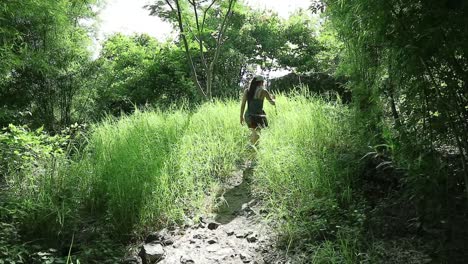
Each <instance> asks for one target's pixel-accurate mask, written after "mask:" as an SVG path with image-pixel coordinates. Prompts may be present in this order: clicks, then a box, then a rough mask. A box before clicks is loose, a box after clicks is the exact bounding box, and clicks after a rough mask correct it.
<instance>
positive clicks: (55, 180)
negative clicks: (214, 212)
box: [0, 101, 246, 263]
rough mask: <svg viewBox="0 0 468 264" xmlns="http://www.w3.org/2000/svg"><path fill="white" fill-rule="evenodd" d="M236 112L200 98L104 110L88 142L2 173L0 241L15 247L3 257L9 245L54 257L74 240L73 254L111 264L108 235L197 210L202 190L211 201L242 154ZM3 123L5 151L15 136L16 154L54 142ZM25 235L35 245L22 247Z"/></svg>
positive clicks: (232, 105)
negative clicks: (68, 153)
mask: <svg viewBox="0 0 468 264" xmlns="http://www.w3.org/2000/svg"><path fill="white" fill-rule="evenodd" d="M237 111H238V106H237V103H236V102H233V101H229V102H224V103H223V102H214V103H211V104H205V105H203V106H200V107H199V108H198V109H197V110H196V111H195V112H193V113H191V112H188V111H187V110H170V111H166V112H162V111H159V110H155V111H148V112H139V111H137V112H135V113H134V114H133V115H131V116H123V117H121V118H120V119H119V120H117V119H115V118H111V117H109V118H108V119H106V120H105V121H104V122H103V123H101V124H99V125H96V126H94V127H93V128H92V132H91V133H90V135H89V139H88V140H87V142H88V144H87V146H86V148H84V149H82V148H77V149H82V150H81V151H80V150H75V154H74V155H73V156H72V157H69V158H68V159H65V157H62V155H61V156H60V157H59V156H57V155H52V154H47V155H48V157H49V156H50V157H51V158H50V159H45V160H38V159H35V161H36V162H38V163H39V165H40V166H41V167H40V169H39V168H36V170H35V171H32V172H29V171H28V173H23V174H22V177H14V175H13V174H11V173H9V174H8V175H7V179H8V180H7V181H6V184H5V191H3V190H2V192H0V195H2V196H1V198H2V199H0V201H1V204H0V210H2V216H1V218H0V223H1V224H2V225H5V226H8V227H9V228H8V229H5V231H4V232H5V234H6V233H8V234H6V235H5V238H4V239H3V237H2V239H0V247H2V246H3V245H9V244H10V243H14V244H17V247H14V248H12V251H7V252H6V253H5V254H7V255H8V256H11V255H10V254H16V253H14V252H16V251H15V250H16V249H17V250H18V251H24V252H25V253H24V254H23V253H21V256H23V255H25V256H33V255H35V254H36V253H37V252H44V250H45V249H48V248H49V247H51V248H54V249H57V250H58V252H59V253H57V254H52V255H50V257H60V256H61V253H60V252H65V251H67V252H68V249H69V247H70V244H71V239H72V237H73V238H74V247H73V252H77V256H74V259H76V258H78V259H80V261H86V260H93V261H98V260H99V259H101V258H102V257H103V256H105V258H104V259H103V260H102V261H103V262H104V261H107V262H109V263H113V262H112V261H113V260H112V259H109V258H108V255H106V254H107V253H109V254H110V255H112V254H111V253H112V252H113V251H115V250H116V251H118V252H117V253H118V254H119V256H122V254H121V250H122V247H121V246H116V245H115V243H116V242H115V239H118V240H117V241H128V239H129V238H134V237H138V236H139V235H141V234H144V233H145V232H147V231H148V230H151V229H155V228H158V227H163V226H166V225H171V224H174V223H177V222H179V223H180V221H181V219H182V216H183V215H184V214H192V213H197V212H200V211H202V210H205V208H204V206H205V202H206V197H205V196H206V194H210V193H211V194H212V195H211V197H210V198H211V199H215V197H216V189H215V188H216V186H217V185H218V184H219V183H220V182H221V181H224V180H225V179H226V177H227V176H228V175H229V173H230V172H231V171H232V170H233V168H234V165H235V163H236V161H239V160H240V159H241V157H242V153H243V149H244V145H243V144H242V142H244V141H245V140H246V134H245V132H246V131H245V130H242V129H241V128H240V127H238V122H237V121H238V120H237V118H236V117H237V114H236V113H237ZM11 129H12V130H13V131H14V135H12V136H8V140H9V141H8V145H7V144H6V141H5V143H4V145H5V146H8V147H10V148H11V146H10V145H11V144H12V143H11V142H10V141H14V140H15V138H18V141H19V143H15V144H16V145H19V146H20V147H24V146H27V147H24V148H25V150H24V152H26V151H31V150H30V149H36V148H38V149H39V150H43V149H44V151H45V152H46V153H50V152H52V151H53V150H54V149H55V148H54V146H55V145H54V144H55V143H54V142H55V141H54V140H52V139H54V138H55V137H54V138H50V137H46V136H42V134H41V132H34V133H36V134H37V133H38V134H39V135H38V136H40V137H41V141H39V140H38V139H36V138H35V137H37V136H36V134H34V133H33V132H26V131H25V132H23V130H21V129H18V128H14V127H13V126H12V128H11ZM23 134H25V135H23ZM30 134H32V135H30ZM5 137H6V135H5ZM30 137H31V138H33V139H29V138H30ZM42 137H43V138H42ZM57 137H58V136H57ZM23 138H26V139H23ZM45 140H48V141H47V143H46V142H45ZM57 140H58V139H57ZM35 141H38V143H35ZM2 142H3V141H2ZM31 142H32V143H31ZM2 144H3V143H2ZM16 145H15V146H16ZM36 145H37V146H36ZM33 147H34V148H33ZM7 150H9V149H7ZM57 151H58V152H59V153H61V151H60V150H57ZM10 152H12V153H13V154H12V155H14V151H13V150H11V151H10ZM37 152H39V151H37ZM3 153H4V152H2V154H3ZM5 153H6V152H5ZM34 153H35V152H34ZM44 155H46V154H44ZM8 158H10V159H9V160H7V161H8V162H11V164H14V159H13V160H12V158H11V157H9V156H8ZM208 164H209V165H208ZM10 227H11V228H10ZM109 238H113V240H114V242H111V241H112V240H109ZM28 240H34V241H38V242H37V243H34V245H35V246H34V247H32V246H28V245H26V246H21V243H23V242H25V241H28ZM36 246H37V248H36ZM109 250H110V251H112V252H109ZM105 252H107V253H105ZM47 256H49V255H47ZM26 259H28V260H30V258H26Z"/></svg>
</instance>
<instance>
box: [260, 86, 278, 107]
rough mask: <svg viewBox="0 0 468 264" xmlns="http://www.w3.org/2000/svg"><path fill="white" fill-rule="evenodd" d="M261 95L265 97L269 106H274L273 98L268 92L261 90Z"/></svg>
mask: <svg viewBox="0 0 468 264" xmlns="http://www.w3.org/2000/svg"><path fill="white" fill-rule="evenodd" d="M263 95H264V96H265V97H266V99H267V100H268V102H270V104H272V105H276V101H275V96H274V95H272V94H270V92H268V91H267V90H266V89H263Z"/></svg>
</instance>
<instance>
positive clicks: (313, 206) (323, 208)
mask: <svg viewBox="0 0 468 264" xmlns="http://www.w3.org/2000/svg"><path fill="white" fill-rule="evenodd" d="M277 104H278V112H279V113H278V115H274V116H273V118H272V120H271V122H270V123H271V125H270V128H269V129H267V130H265V131H264V132H263V134H262V136H261V142H260V146H259V150H258V153H257V163H258V165H257V168H256V171H255V183H256V188H257V190H258V193H259V194H260V195H262V196H263V197H264V198H265V199H266V200H267V201H268V203H269V205H270V206H269V208H272V210H273V212H272V215H273V216H274V217H275V218H277V219H279V220H280V223H281V228H282V229H281V230H282V232H283V234H284V236H285V238H286V241H285V242H286V243H287V245H288V246H292V245H298V244H301V243H311V242H312V243H313V242H314V241H322V240H324V239H325V240H328V239H335V238H337V237H338V234H339V233H340V232H341V230H340V229H341V228H342V227H344V226H346V225H347V224H349V223H345V221H348V222H349V221H351V222H354V221H355V222H356V223H351V224H352V225H354V224H359V223H358V222H359V221H360V218H359V217H360V214H361V213H362V212H361V211H360V210H358V208H354V203H353V200H354V198H353V191H352V189H353V184H354V183H355V179H357V178H358V177H357V173H358V170H359V164H358V162H356V161H358V160H359V158H360V154H361V153H360V152H359V149H360V148H361V145H362V142H363V141H362V138H361V137H360V136H359V133H358V132H357V129H356V126H355V124H354V123H353V120H354V118H353V114H352V112H351V110H350V109H349V108H347V107H346V106H343V105H342V104H340V103H339V102H326V101H324V100H323V99H320V98H310V96H308V95H307V94H306V95H305V96H304V95H296V96H291V97H289V98H286V97H279V98H278V100H277ZM343 214H349V215H348V216H343ZM342 221H343V222H342ZM342 241H344V240H342Z"/></svg>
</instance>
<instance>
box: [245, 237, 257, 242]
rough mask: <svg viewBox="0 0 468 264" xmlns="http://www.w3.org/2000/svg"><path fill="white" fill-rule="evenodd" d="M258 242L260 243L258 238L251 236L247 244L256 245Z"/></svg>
mask: <svg viewBox="0 0 468 264" xmlns="http://www.w3.org/2000/svg"><path fill="white" fill-rule="evenodd" d="M257 241H258V239H257V236H249V237H247V242H249V243H255V242H257Z"/></svg>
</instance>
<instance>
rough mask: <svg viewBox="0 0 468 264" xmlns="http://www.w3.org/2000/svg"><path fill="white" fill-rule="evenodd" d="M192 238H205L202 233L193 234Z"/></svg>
mask: <svg viewBox="0 0 468 264" xmlns="http://www.w3.org/2000/svg"><path fill="white" fill-rule="evenodd" d="M193 238H194V239H206V238H207V237H206V235H203V234H195V235H193Z"/></svg>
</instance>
